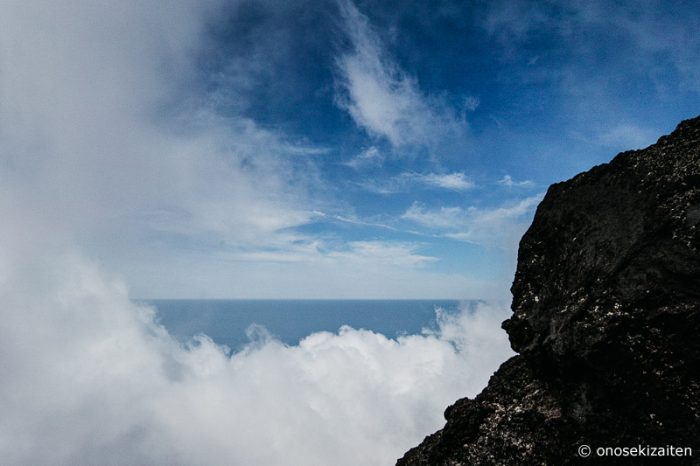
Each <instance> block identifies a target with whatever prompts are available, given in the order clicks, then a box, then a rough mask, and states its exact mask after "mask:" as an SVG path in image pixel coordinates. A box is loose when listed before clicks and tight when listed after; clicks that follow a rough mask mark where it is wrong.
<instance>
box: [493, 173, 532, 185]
mask: <svg viewBox="0 0 700 466" xmlns="http://www.w3.org/2000/svg"><path fill="white" fill-rule="evenodd" d="M498 184H502V185H503V186H507V187H508V188H513V187H516V188H527V187H531V186H534V183H533V182H532V181H530V180H523V181H515V180H514V179H513V178H512V177H511V176H510V175H505V176H504V177H503V178H501V179H500V180H498Z"/></svg>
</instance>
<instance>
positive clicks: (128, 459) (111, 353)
mask: <svg viewBox="0 0 700 466" xmlns="http://www.w3.org/2000/svg"><path fill="white" fill-rule="evenodd" d="M45 252H46V251H37V250H34V252H31V251H27V250H25V251H23V253H22V255H21V257H14V258H7V257H6V258H4V260H3V264H2V265H3V266H4V270H5V271H6V272H7V271H8V270H11V272H9V273H5V275H4V276H3V280H2V282H1V284H0V300H1V302H2V304H3V322H4V324H3V326H2V327H1V328H0V368H1V371H2V384H0V395H1V396H0V409H2V412H3V416H2V418H1V419H0V462H2V463H3V464H98V463H99V464H188V465H196V464H201V465H207V464H241V465H243V464H245V465H277V464H279V465H283V464H305V465H327V464H338V465H344V464H347V465H355V464H367V465H373V464H377V465H379V464H391V463H392V461H393V460H394V459H395V458H396V457H397V456H400V455H401V454H402V452H403V451H404V450H405V449H407V448H409V447H410V446H412V445H414V444H415V443H416V442H418V441H420V440H421V439H422V437H423V436H424V435H426V434H428V433H430V432H431V431H433V430H435V429H437V428H439V427H440V426H441V424H442V422H443V420H442V416H441V413H442V410H443V409H444V407H445V406H446V405H448V404H449V403H451V402H452V401H454V400H455V399H456V398H458V397H460V396H464V395H465V394H471V395H473V394H474V393H475V392H477V391H478V389H479V388H480V387H481V386H483V385H484V384H485V382H486V380H487V378H488V376H489V375H490V374H491V372H492V371H493V369H494V368H495V367H496V365H497V364H498V363H499V362H500V361H502V360H503V359H504V358H505V357H507V354H508V351H507V349H506V348H507V345H506V344H505V335H504V334H503V333H502V332H500V331H499V329H498V322H499V321H500V320H501V319H502V318H503V317H504V312H503V311H499V310H497V309H494V308H488V307H486V306H481V307H480V308H479V309H477V310H476V311H468V310H465V311H463V312H462V313H461V314H459V315H448V314H440V316H439V323H440V326H439V329H438V330H437V331H425V332H424V333H423V334H422V335H410V336H404V337H400V338H398V339H397V340H392V339H388V338H386V337H384V336H383V335H380V334H377V333H373V332H370V331H366V330H356V329H351V328H347V327H345V328H341V329H340V330H339V332H338V333H327V332H321V333H316V334H312V335H309V336H308V337H306V338H305V339H303V340H302V341H301V342H300V343H299V345H298V346H285V345H283V344H282V343H280V342H277V341H274V340H269V339H264V338H261V339H258V340H256V341H254V342H252V343H251V344H250V345H249V346H248V347H247V348H246V349H244V350H243V351H241V352H239V353H235V354H230V353H229V351H228V350H227V348H225V347H220V346H217V345H216V344H214V343H213V342H212V341H210V340H209V339H208V338H207V337H205V336H201V337H198V338H197V339H195V340H194V341H192V342H191V343H190V344H189V345H188V346H186V347H182V346H180V345H179V344H177V343H176V342H175V341H174V340H173V339H172V338H171V337H170V336H169V335H168V334H167V332H166V331H165V330H164V329H163V328H161V327H159V326H158V325H157V324H155V323H154V320H153V311H152V310H151V309H149V308H146V307H141V306H137V305H135V304H133V303H131V302H130V301H129V299H128V296H127V292H126V289H125V287H124V286H123V285H122V284H121V283H119V282H118V281H115V280H113V279H110V278H109V277H107V278H106V277H105V276H104V274H103V273H102V272H100V270H99V269H98V267H97V266H96V265H94V264H92V263H90V262H87V261H85V260H84V259H82V258H80V256H78V255H76V254H73V253H71V254H62V255H48V254H45ZM12 261H13V262H14V263H12V264H10V263H9V262H12ZM8 266H11V267H8Z"/></svg>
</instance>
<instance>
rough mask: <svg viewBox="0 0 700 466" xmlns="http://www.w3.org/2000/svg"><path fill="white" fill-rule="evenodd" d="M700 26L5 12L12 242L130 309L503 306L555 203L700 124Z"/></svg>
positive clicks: (1, 11) (279, 8)
mask: <svg viewBox="0 0 700 466" xmlns="http://www.w3.org/2000/svg"><path fill="white" fill-rule="evenodd" d="M699 23H700V7H698V5H697V3H695V2H682V1H634V2H631V1H627V2H625V1H623V2H603V1H585V2H583V1H582V2H565V3H559V2H548V1H542V2H527V1H521V2H513V1H489V2H481V1H469V2H454V1H434V2H418V1H401V2H397V1H382V2H380V1H357V2H352V1H350V0H340V1H311V0H291V1H284V2H276V1H268V0H262V1H223V0H207V1H190V0H176V1H173V2H168V4H167V7H165V6H164V4H163V3H160V2H114V3H110V4H107V3H105V4H102V5H99V4H98V3H92V2H83V1H77V0H76V1H67V2H49V1H37V2H19V1H8V2H3V4H2V6H0V193H1V194H2V195H3V200H2V201H0V202H2V209H3V210H2V212H3V214H4V217H5V220H4V221H5V222H8V223H6V227H5V228H4V229H3V232H2V233H3V235H4V237H5V239H7V238H9V237H11V236H17V237H20V236H21V237H28V238H34V239H36V241H35V242H32V241H31V240H29V239H26V238H23V243H25V244H32V245H34V244H38V243H41V244H42V247H46V248H55V249H57V250H58V249H64V248H66V247H70V248H74V249H76V250H78V251H80V252H81V253H82V254H84V255H86V256H88V257H90V258H91V259H93V260H96V261H97V262H99V263H101V264H102V265H103V266H104V268H105V269H107V270H109V271H110V272H111V273H114V274H117V275H119V276H122V277H123V278H124V280H125V281H126V283H127V284H128V286H129V288H130V293H131V295H132V296H138V297H192V298H204V297H211V298H227V297H228V298H236V297H240V298H321V297H324V298H435V297H439V298H489V297H504V296H506V295H507V290H508V288H509V286H510V282H511V279H512V273H513V270H514V264H515V257H516V252H517V242H518V240H519V238H520V236H521V235H522V233H523V232H524V231H525V228H526V227H527V225H528V224H529V222H530V221H531V219H532V215H533V212H534V209H535V207H536V205H537V203H538V202H539V200H540V199H541V196H542V195H543V193H544V192H545V191H546V188H547V186H548V185H549V184H551V183H553V182H557V181H561V180H564V179H567V178H569V177H571V176H573V175H575V174H576V173H578V172H580V171H582V170H585V169H588V168H590V167H591V166H593V165H596V164H599V163H602V162H605V161H608V160H609V159H610V158H612V156H613V155H614V154H615V153H617V152H619V151H621V150H625V149H634V148H641V147H644V146H646V145H648V144H651V143H653V142H654V141H655V140H656V138H658V137H659V136H660V135H662V134H665V133H668V132H669V131H670V130H672V129H673V127H674V126H675V125H676V124H677V123H678V122H679V121H680V120H681V119H684V118H688V117H691V116H695V115H696V114H697V113H699V109H700V36H699V35H698V34H697V24H699ZM8 224H9V228H8V227H7V225H8ZM27 247H29V246H27ZM8 254H9V253H8ZM6 255H7V254H6ZM0 259H2V257H0ZM0 272H2V270H0Z"/></svg>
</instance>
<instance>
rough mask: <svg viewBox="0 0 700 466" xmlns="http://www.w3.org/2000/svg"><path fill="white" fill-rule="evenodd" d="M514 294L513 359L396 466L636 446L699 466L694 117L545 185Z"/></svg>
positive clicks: (699, 184)
mask: <svg viewBox="0 0 700 466" xmlns="http://www.w3.org/2000/svg"><path fill="white" fill-rule="evenodd" d="M512 292H513V306H512V307H513V315H512V317H511V318H510V319H508V320H506V321H505V322H504V323H503V328H504V329H505V330H506V331H507V332H508V335H509V337H510V342H511V346H512V347H513V349H514V350H515V351H516V352H518V353H519V354H518V355H517V356H514V357H513V358H511V359H510V360H509V361H507V362H505V363H504V364H503V365H502V366H501V367H500V368H499V369H498V371H497V372H496V373H495V374H494V375H493V376H492V377H491V380H490V381H489V384H488V386H487V387H486V388H485V389H484V391H483V392H482V393H480V394H479V395H478V396H477V397H476V398H475V399H473V400H472V399H468V398H464V399H462V400H459V401H457V402H456V403H455V404H454V405H452V406H450V407H449V408H447V410H446V411H445V418H446V419H447V424H446V425H445V427H444V428H443V429H442V430H441V431H438V432H437V433H435V434H433V435H430V436H428V437H427V438H426V439H425V440H424V441H423V443H422V444H421V445H420V446H418V447H416V448H414V449H412V450H410V451H409V452H408V453H406V455H405V456H404V457H403V458H402V459H400V460H399V461H398V463H397V464H398V465H399V466H408V465H430V466H437V465H472V464H475V465H477V464H478V465H481V464H504V465H511V464H513V465H516V464H517V465H519V464H548V465H549V464H551V465H559V464H588V463H600V462H603V460H601V459H600V458H596V453H595V449H596V447H601V446H613V447H614V446H619V447H625V446H626V447H632V446H638V445H642V446H646V445H651V446H665V445H676V446H688V447H692V448H693V449H694V451H693V456H692V457H690V458H687V457H686V458H674V459H673V463H671V464H700V117H696V118H694V119H692V120H687V121H684V122H682V123H681V124H680V125H679V126H678V127H677V128H676V130H675V131H674V132H673V133H672V134H671V135H669V136H664V137H662V138H660V139H659V140H658V142H657V143H656V144H654V145H653V146H651V147H648V148H647V149H644V150H639V151H629V152H623V153H621V154H619V155H618V156H617V157H615V159H614V160H612V161H611V162H610V163H608V164H604V165H600V166H597V167H594V168H593V169H591V170H590V171H588V172H585V173H582V174H579V175H578V176H576V177H574V178H573V179H571V180H569V181H566V182H563V183H558V184H555V185H552V186H551V187H550V188H549V190H548V191H547V195H546V196H545V198H544V200H543V201H542V203H541V204H540V205H539V207H538V209H537V213H536V215H535V218H534V221H533V223H532V226H531V227H530V229H529V230H528V231H527V233H526V234H525V235H524V236H523V238H522V240H521V242H520V250H519V253H518V267H517V271H516V274H515V280H514V283H513V287H512ZM582 444H586V445H590V446H591V447H592V448H593V454H592V455H591V457H589V458H587V459H582V458H580V457H579V455H578V454H577V448H578V446H579V445H582ZM668 459H669V458H667V459H666V460H665V461H664V459H663V458H651V457H646V458H645V457H636V458H627V459H626V460H625V459H624V458H612V459H608V460H607V462H608V463H609V464H668V462H667V461H668Z"/></svg>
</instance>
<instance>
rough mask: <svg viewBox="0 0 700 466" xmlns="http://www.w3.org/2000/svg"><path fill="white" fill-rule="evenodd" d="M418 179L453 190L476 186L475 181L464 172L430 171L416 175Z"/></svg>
mask: <svg viewBox="0 0 700 466" xmlns="http://www.w3.org/2000/svg"><path fill="white" fill-rule="evenodd" d="M416 179H417V180H419V181H421V182H423V183H425V184H427V185H430V186H435V187H437V188H443V189H449V190H453V191H466V190H469V189H472V188H473V187H474V182H473V181H472V180H470V179H469V178H468V177H467V176H466V175H465V174H464V173H462V172H455V173H445V174H437V173H428V174H425V175H416Z"/></svg>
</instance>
